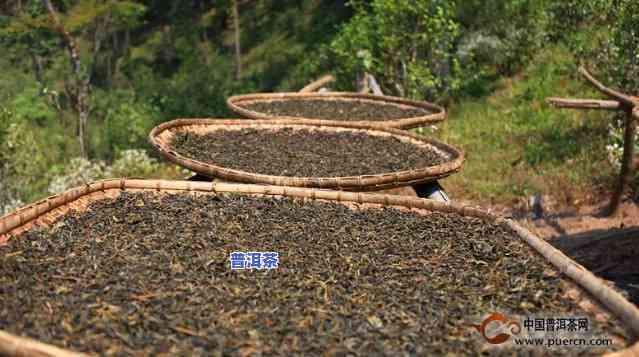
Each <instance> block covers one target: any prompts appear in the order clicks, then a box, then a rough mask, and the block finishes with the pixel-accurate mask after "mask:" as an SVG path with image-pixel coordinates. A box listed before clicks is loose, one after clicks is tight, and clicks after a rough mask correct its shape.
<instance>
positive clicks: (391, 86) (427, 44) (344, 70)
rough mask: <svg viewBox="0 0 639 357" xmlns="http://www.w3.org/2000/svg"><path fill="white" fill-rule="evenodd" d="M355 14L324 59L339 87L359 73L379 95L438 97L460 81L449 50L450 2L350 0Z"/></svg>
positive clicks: (454, 34) (452, 30) (452, 37)
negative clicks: (368, 0)
mask: <svg viewBox="0 0 639 357" xmlns="http://www.w3.org/2000/svg"><path fill="white" fill-rule="evenodd" d="M350 4H351V6H353V7H354V8H355V15H354V16H353V18H352V19H351V20H350V21H349V22H348V23H346V24H345V25H344V26H343V27H342V28H341V31H340V33H339V34H338V35H337V36H336V38H335V39H334V40H333V41H332V43H331V45H330V49H329V55H328V56H327V57H328V58H330V59H331V63H330V65H331V66H333V68H334V70H335V72H336V74H337V78H338V79H339V80H340V81H341V83H342V86H346V85H348V83H350V84H351V85H352V83H354V82H355V79H356V78H355V77H356V76H358V74H360V73H361V72H363V71H366V72H369V73H371V74H373V75H375V77H376V78H377V79H378V80H379V82H380V85H381V86H382V88H383V91H384V93H395V94H397V95H400V96H406V97H411V98H418V99H423V98H432V99H440V98H442V97H445V96H446V95H449V94H450V93H453V92H454V91H455V90H456V89H457V88H458V87H459V84H460V80H461V78H460V75H461V71H460V66H459V58H458V57H457V55H456V53H455V51H454V48H455V43H456V41H457V40H458V38H459V36H460V33H459V23H458V22H457V21H456V19H455V7H456V5H455V4H454V2H451V1H438V0H415V1H412V0H399V1H395V0H374V1H372V2H371V3H370V4H368V3H365V2H362V1H352V2H351V3H350Z"/></svg>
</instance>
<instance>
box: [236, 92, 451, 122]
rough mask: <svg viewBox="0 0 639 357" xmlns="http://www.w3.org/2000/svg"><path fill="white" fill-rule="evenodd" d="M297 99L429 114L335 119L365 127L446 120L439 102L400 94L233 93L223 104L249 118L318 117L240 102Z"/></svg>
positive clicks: (302, 119) (298, 118) (293, 118)
mask: <svg viewBox="0 0 639 357" xmlns="http://www.w3.org/2000/svg"><path fill="white" fill-rule="evenodd" d="M299 99H321V100H327V101H328V100H342V101H364V102H374V103H382V104H386V105H393V106H396V107H399V108H406V107H413V108H419V109H425V110H427V111H429V112H431V114H427V115H423V116H419V117H412V118H402V119H385V118H379V119H380V120H359V121H345V120H334V121H335V122H337V123H342V124H343V123H352V124H355V125H360V126H368V127H385V128H396V129H412V128H417V127H422V126H427V125H431V124H434V123H437V122H440V121H442V120H444V119H446V110H445V109H444V108H442V107H440V106H439V105H436V104H433V103H429V102H417V101H412V100H408V99H404V98H399V97H391V96H385V95H374V94H364V93H352V92H324V93H315V92H311V93H308V92H301V93H300V92H291V93H256V94H246V95H236V96H232V97H230V98H228V99H227V100H226V105H227V106H228V107H229V108H230V109H231V110H233V111H234V112H236V113H238V114H240V115H242V116H244V117H246V118H249V119H278V118H279V119H290V120H298V121H300V120H301V121H306V120H318V119H312V118H300V117H291V116H274V115H269V114H266V113H261V112H255V111H252V110H248V109H246V108H244V107H243V106H242V105H245V104H249V103H254V102H271V101H276V100H277V101H280V100H299Z"/></svg>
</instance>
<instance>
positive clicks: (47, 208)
mask: <svg viewBox="0 0 639 357" xmlns="http://www.w3.org/2000/svg"><path fill="white" fill-rule="evenodd" d="M125 190H126V191H146V192H156V193H157V194H168V193H177V192H188V193H191V194H202V195H210V194H218V193H234V194H241V195H251V196H255V195H259V196H271V197H293V198H301V199H306V200H324V201H332V202H338V203H341V204H344V205H346V206H347V207H349V208H351V209H359V208H358V207H367V208H381V207H395V208H398V209H403V210H411V211H413V212H417V213H419V214H422V215H424V216H427V215H428V214H429V212H435V211H439V212H455V213H458V214H460V215H463V216H471V217H476V218H479V219H482V220H484V221H487V222H497V223H504V224H506V225H508V226H509V227H511V228H512V229H513V230H514V231H515V232H516V233H517V234H518V235H519V237H520V238H521V239H522V240H524V241H525V242H526V243H527V244H528V245H529V246H530V247H531V248H532V249H533V250H534V251H535V252H536V253H539V254H540V255H541V256H543V257H544V258H545V259H546V260H547V261H548V262H549V263H550V264H549V266H550V268H553V269H555V270H557V271H559V272H560V273H562V274H564V275H565V276H566V277H568V278H570V280H565V282H566V284H576V288H577V289H578V290H581V291H582V292H585V293H586V294H583V293H579V294H578V297H571V298H573V299H578V300H580V303H579V305H580V307H582V308H584V309H585V310H588V311H591V312H596V313H598V314H604V315H606V316H615V317H617V318H618V319H619V320H620V321H621V322H622V324H623V327H625V329H626V331H628V332H629V333H630V334H631V335H633V336H634V340H633V341H627V342H636V339H637V336H639V309H637V307H636V306H635V305H633V304H632V303H630V302H629V301H627V300H626V299H625V298H624V297H623V296H622V295H621V294H619V293H618V292H616V291H615V290H613V289H612V288H610V287H609V286H608V285H606V284H605V283H604V282H603V281H602V280H601V279H599V278H597V277H596V276H594V275H593V274H592V273H591V272H590V271H588V270H587V269H585V268H584V267H582V266H581V265H579V264H577V263H576V262H574V261H573V260H571V259H570V258H568V257H567V256H565V255H564V254H563V253H562V252H560V251H559V250H557V249H556V248H554V247H553V246H551V245H550V244H548V243H547V242H546V241H544V240H542V239H540V238H538V237H537V236H535V235H533V234H532V233H530V232H529V231H527V230H526V229H525V228H523V227H521V226H519V225H518V224H517V223H515V222H514V221H512V220H509V219H504V218H502V217H499V216H496V215H493V214H491V213H488V212H485V211H482V210H478V209H475V208H470V207H465V206H460V205H456V204H443V203H439V202H436V201H431V200H425V199H420V198H414V197H405V196H392V195H380V194H366V193H353V192H343V191H329V190H314V189H307V188H296V187H283V186H259V185H241V184H232V183H215V182H191V181H160V180H127V179H112V180H104V181H98V182H94V183H90V184H87V185H85V186H81V187H77V188H75V189H71V190H69V191H66V192H64V193H61V194H59V195H55V196H51V197H49V198H46V199H44V200H41V201H39V202H36V203H33V204H31V205H28V206H26V207H24V208H21V209H18V210H17V211H15V212H13V213H10V214H8V215H6V216H4V217H1V218H0V245H3V244H6V242H7V241H8V240H9V239H17V238H16V237H17V236H18V235H20V234H22V233H24V232H25V231H27V230H29V229H32V228H34V227H47V226H51V225H53V224H54V223H55V222H56V221H57V220H58V219H59V218H60V217H63V216H64V215H65V214H67V213H68V212H69V211H70V210H78V211H82V210H85V209H86V208H87V207H88V205H89V204H90V203H91V202H93V201H96V200H100V199H104V198H115V197H117V196H119V195H120V194H121V192H123V191H125ZM638 351H639V344H635V345H634V346H631V347H629V348H627V349H626V350H622V351H619V352H616V353H614V354H611V355H614V356H618V357H622V356H636V353H637V352H638ZM0 355H7V356H49V357H59V356H65V357H66V356H78V355H80V354H77V353H74V352H72V351H68V350H64V349H60V348H58V347H55V346H52V345H48V344H44V343H41V342H38V341H35V340H32V339H28V338H25V337H18V336H14V335H12V334H9V333H6V332H3V331H0Z"/></svg>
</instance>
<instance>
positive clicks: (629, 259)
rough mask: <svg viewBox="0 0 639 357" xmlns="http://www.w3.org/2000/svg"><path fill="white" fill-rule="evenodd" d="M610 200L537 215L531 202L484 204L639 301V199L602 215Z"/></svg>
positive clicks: (548, 208) (547, 208) (550, 209)
mask: <svg viewBox="0 0 639 357" xmlns="http://www.w3.org/2000/svg"><path fill="white" fill-rule="evenodd" d="M462 203H464V202H462ZM465 203H468V202H465ZM606 204H607V202H602V203H601V204H595V205H582V206H580V207H554V206H553V204H552V202H548V204H547V205H546V206H544V209H543V213H541V214H538V215H537V216H536V217H535V215H534V214H533V211H534V209H532V208H531V207H530V204H528V203H527V202H526V203H522V204H519V205H515V206H514V207H513V208H506V207H497V208H495V207H491V208H489V207H483V208H484V209H487V210H491V211H493V212H495V213H499V214H502V215H505V216H507V217H511V218H514V219H516V220H517V221H518V222H519V223H520V224H521V225H523V226H524V227H526V228H528V229H529V230H530V231H532V232H533V233H535V234H537V235H538V236H539V237H541V238H544V239H545V240H546V241H548V242H549V243H550V244H552V245H553V246H554V247H556V248H557V249H559V250H561V251H562V252H564V254H566V255H567V256H569V257H571V258H572V259H574V260H575V261H576V262H578V263H579V264H581V265H583V266H584V267H586V268H587V269H589V270H590V271H592V272H593V273H595V274H596V275H597V276H599V277H601V278H603V279H605V280H608V281H610V282H612V283H613V284H614V285H615V286H616V287H617V288H618V289H619V290H620V291H621V292H622V294H624V295H625V296H626V297H627V298H628V299H629V300H630V301H632V302H633V303H635V304H636V305H639V202H636V200H635V201H633V200H626V201H624V202H623V204H622V205H621V207H620V211H619V214H618V215H617V216H615V217H603V216H602V215H601V212H603V211H604V209H605V208H606Z"/></svg>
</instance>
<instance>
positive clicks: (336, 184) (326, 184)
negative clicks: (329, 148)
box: [149, 119, 464, 191]
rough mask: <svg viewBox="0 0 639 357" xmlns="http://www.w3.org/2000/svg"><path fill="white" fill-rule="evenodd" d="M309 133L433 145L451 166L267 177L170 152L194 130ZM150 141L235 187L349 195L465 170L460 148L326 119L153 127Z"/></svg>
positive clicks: (195, 122)
mask: <svg viewBox="0 0 639 357" xmlns="http://www.w3.org/2000/svg"><path fill="white" fill-rule="evenodd" d="M285 127H286V128H305V129H317V130H326V131H335V132H337V131H363V132H365V133H367V134H369V135H377V136H393V137H395V138H397V139H399V140H402V141H409V142H411V143H413V144H415V145H421V146H429V147H430V148H432V149H434V150H435V151H437V152H438V153H440V155H441V156H442V157H445V156H448V157H449V159H448V161H446V162H444V163H442V164H439V165H436V166H431V167H426V168H418V169H413V170H406V171H397V172H390V173H381V174H373V175H361V176H343V177H288V176H274V175H263V174H259V173H251V172H246V171H242V170H235V169H229V168H225V167H221V166H217V165H215V164H214V163H206V162H201V161H198V160H194V159H192V158H189V157H186V156H184V155H182V154H180V153H178V152H176V151H174V150H173V149H172V148H171V138H172V136H173V135H174V133H176V132H180V131H190V132H195V133H203V132H210V131H215V130H237V129H241V128H267V129H270V128H273V129H278V128H285ZM149 141H150V142H151V144H152V145H153V147H154V148H155V149H156V150H157V151H158V152H159V153H160V154H161V155H163V156H164V157H165V158H167V159H168V160H170V161H172V162H174V163H176V164H178V165H180V166H183V167H185V168H187V169H189V170H192V171H194V172H197V173H199V174H202V175H204V176H208V177H218V178H222V179H226V180H229V181H233V182H245V183H257V184H265V185H277V186H293V187H312V188H329V189H340V190H345V191H378V190H386V189H390V188H396V187H401V186H408V185H414V184H418V183H425V182H431V181H436V180H439V179H442V178H444V177H447V176H449V175H451V174H453V173H455V172H457V171H459V170H460V169H461V166H462V163H463V161H464V155H463V153H462V152H461V151H459V150H458V149H456V148H454V147H452V146H450V145H447V144H444V143H442V142H439V141H437V140H434V139H429V138H426V137H424V136H420V135H415V134H412V133H409V132H405V131H402V130H398V129H390V128H381V127H378V128H370V127H369V126H366V125H355V124H348V125H345V124H344V123H341V122H333V121H325V120H309V121H304V122H300V121H296V120H288V119H277V120H226V119H177V120H173V121H170V122H166V123H163V124H160V125H158V126H157V127H155V128H153V130H152V131H151V133H150V134H149Z"/></svg>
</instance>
